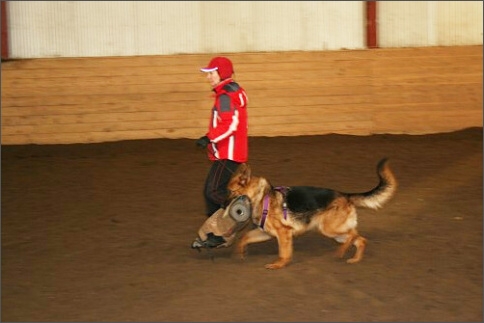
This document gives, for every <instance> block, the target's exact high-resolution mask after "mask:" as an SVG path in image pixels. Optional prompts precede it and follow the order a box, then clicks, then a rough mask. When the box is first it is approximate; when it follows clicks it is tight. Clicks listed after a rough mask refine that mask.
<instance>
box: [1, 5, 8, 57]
mask: <svg viewBox="0 0 484 323" xmlns="http://www.w3.org/2000/svg"><path fill="white" fill-rule="evenodd" d="M7 58H8V24H7V1H2V59H7Z"/></svg>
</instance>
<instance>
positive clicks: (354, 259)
mask: <svg viewBox="0 0 484 323" xmlns="http://www.w3.org/2000/svg"><path fill="white" fill-rule="evenodd" d="M360 260H361V257H353V258H350V259H348V260H346V263H347V264H356V263H357V262H360Z"/></svg>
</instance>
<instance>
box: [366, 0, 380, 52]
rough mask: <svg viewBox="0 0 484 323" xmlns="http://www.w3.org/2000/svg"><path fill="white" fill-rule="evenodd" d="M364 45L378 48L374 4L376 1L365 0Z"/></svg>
mask: <svg viewBox="0 0 484 323" xmlns="http://www.w3.org/2000/svg"><path fill="white" fill-rule="evenodd" d="M365 3H366V46H367V47H368V48H378V37H377V25H376V4H377V1H366V2H365Z"/></svg>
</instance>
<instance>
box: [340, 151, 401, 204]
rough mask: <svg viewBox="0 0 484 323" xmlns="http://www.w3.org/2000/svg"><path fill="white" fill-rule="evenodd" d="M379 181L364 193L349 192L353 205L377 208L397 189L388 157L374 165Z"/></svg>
mask: <svg viewBox="0 0 484 323" xmlns="http://www.w3.org/2000/svg"><path fill="white" fill-rule="evenodd" d="M376 170H377V173H378V177H379V178H380V182H379V183H378V185H377V186H376V187H375V188H373V189H372V190H371V191H368V192H365V193H350V194H348V198H349V199H350V201H351V202H353V204H354V205H355V206H359V207H364V208H369V209H374V210H376V209H379V208H381V207H382V206H383V205H384V204H385V203H386V202H388V201H389V200H390V199H391V198H392V197H393V195H394V194H395V192H396V190H397V180H396V178H395V175H394V174H393V172H392V170H391V169H390V167H389V166H388V158H383V159H382V160H380V162H379V163H378V165H377V167H376Z"/></svg>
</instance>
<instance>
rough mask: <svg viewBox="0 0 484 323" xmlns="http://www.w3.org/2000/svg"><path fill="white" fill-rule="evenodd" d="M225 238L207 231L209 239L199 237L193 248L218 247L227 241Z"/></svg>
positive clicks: (193, 243)
mask: <svg viewBox="0 0 484 323" xmlns="http://www.w3.org/2000/svg"><path fill="white" fill-rule="evenodd" d="M226 242H227V241H225V239H224V238H223V237H221V236H216V235H214V234H213V233H212V232H210V233H207V240H205V241H202V240H200V238H197V239H196V240H195V241H193V242H192V249H200V248H217V247H220V246H222V245H223V244H224V243H226Z"/></svg>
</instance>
